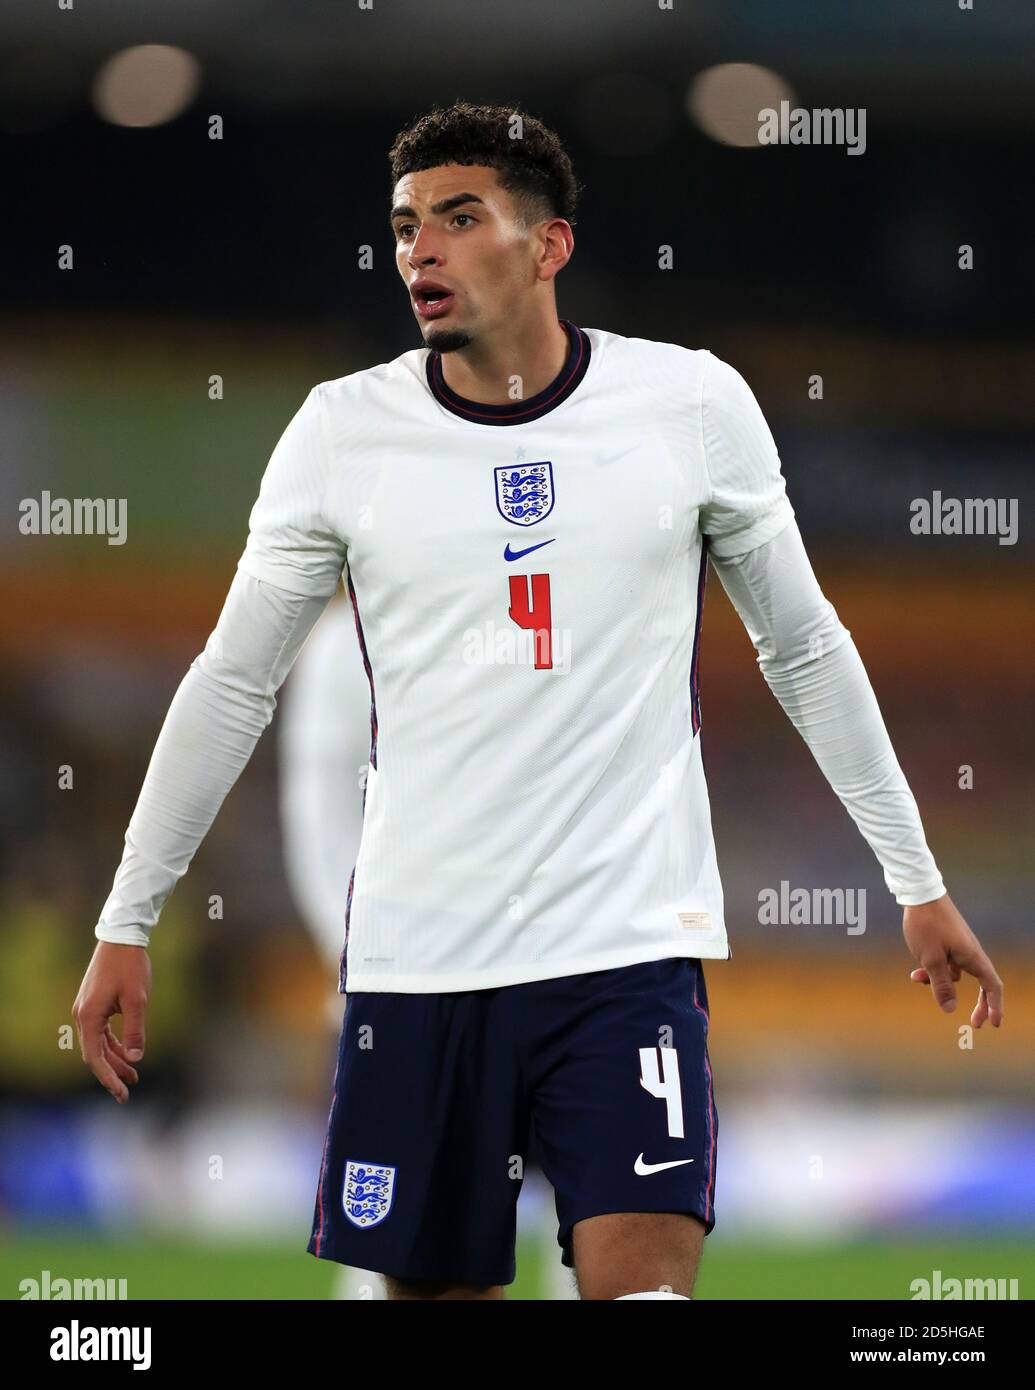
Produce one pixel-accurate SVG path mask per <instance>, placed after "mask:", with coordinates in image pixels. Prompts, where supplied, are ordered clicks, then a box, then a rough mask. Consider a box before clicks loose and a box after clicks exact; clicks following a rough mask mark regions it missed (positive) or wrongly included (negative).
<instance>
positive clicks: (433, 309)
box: [412, 281, 454, 319]
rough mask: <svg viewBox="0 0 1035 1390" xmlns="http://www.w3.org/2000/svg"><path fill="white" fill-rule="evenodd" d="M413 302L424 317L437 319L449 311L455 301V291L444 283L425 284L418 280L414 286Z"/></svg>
mask: <svg viewBox="0 0 1035 1390" xmlns="http://www.w3.org/2000/svg"><path fill="white" fill-rule="evenodd" d="M412 293H413V302H414V304H415V305H416V308H417V313H418V314H419V315H420V316H421V318H422V319H436V318H440V317H441V316H442V315H443V314H445V313H448V311H449V308H450V306H451V305H452V303H453V298H454V296H453V292H452V290H447V289H446V288H445V287H444V286H443V285H435V284H430V283H428V284H425V283H422V282H421V281H418V282H417V284H416V285H414V287H413V291H412Z"/></svg>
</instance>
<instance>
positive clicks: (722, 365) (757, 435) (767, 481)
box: [700, 353, 794, 557]
mask: <svg viewBox="0 0 1035 1390" xmlns="http://www.w3.org/2000/svg"><path fill="white" fill-rule="evenodd" d="M701 431H702V436H703V449H704V461H705V470H706V473H707V478H708V499H707V501H706V502H705V504H704V506H702V508H701V513H700V527H701V530H702V532H704V534H705V535H706V536H707V537H708V540H709V548H710V550H711V553H712V554H713V555H717V556H720V557H729V556H734V555H746V554H747V553H748V551H751V550H754V549H756V547H758V546H760V545H764V544H765V543H766V541H769V540H772V539H773V537H774V536H778V535H779V534H780V532H781V531H782V530H783V528H784V527H785V526H786V525H787V523H788V522H789V521H790V520H791V518H792V517H793V516H794V509H793V507H792V506H791V504H790V501H789V500H788V497H787V491H786V485H785V483H784V478H783V473H782V472H781V471H780V456H779V454H778V453H777V450H776V443H775V441H774V439H773V436H772V434H771V432H770V430H769V426H768V425H767V424H766V421H765V416H764V415H763V414H762V411H761V409H760V407H759V404H758V402H757V401H756V400H755V397H754V395H753V394H752V392H751V389H750V387H749V386H748V384H747V382H746V381H745V380H744V378H743V377H742V376H741V375H740V373H739V372H738V371H736V369H735V368H733V367H731V366H730V365H729V364H728V363H727V362H723V361H721V359H719V358H718V357H714V356H712V354H711V353H709V354H708V360H707V363H706V365H705V369H704V378H703V381H702V386H701Z"/></svg>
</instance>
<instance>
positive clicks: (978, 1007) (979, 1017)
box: [909, 956, 1003, 1028]
mask: <svg viewBox="0 0 1035 1390" xmlns="http://www.w3.org/2000/svg"><path fill="white" fill-rule="evenodd" d="M949 965H950V972H951V975H952V978H953V979H954V980H959V979H960V978H961V971H960V967H959V965H958V964H957V963H956V962H955V961H950V962H949ZM954 966H955V969H952V967H954ZM967 973H968V974H970V975H974V976H975V977H976V978H977V979H978V980H979V981H980V982H981V988H980V990H979V991H978V998H977V1003H976V1004H975V1006H974V1010H973V1012H972V1013H971V1015H970V1022H971V1024H972V1025H973V1027H975V1028H980V1027H981V1026H982V1024H983V1023H985V1022H986V1020H988V1021H991V1024H992V1027H993V1028H998V1027H1000V1025H1001V1024H1002V1021H1003V982H1002V980H1001V979H1000V978H999V976H998V975H997V974H996V972H995V968H994V966H993V965H992V962H991V961H990V960H989V959H988V957H987V956H985V957H984V959H983V960H982V962H981V963H980V964H979V963H978V962H975V964H974V968H973V969H970V968H969V967H968V968H967ZM936 975H937V968H936V967H934V966H932V967H931V969H927V968H926V967H924V966H921V967H920V968H919V969H917V970H911V971H910V972H909V978H910V979H911V980H913V981H914V982H915V983H916V984H919V985H929V984H932V976H936ZM949 989H950V990H951V989H952V986H951V985H950V986H949ZM951 997H952V998H953V999H955V991H952V995H951ZM935 1001H936V1003H938V1004H939V1005H941V1003H942V1000H941V998H940V997H939V995H938V992H937V990H936V991H935ZM953 1008H955V1004H953ZM945 1012H946V1013H952V1009H951V1008H950V1009H946V1010H945Z"/></svg>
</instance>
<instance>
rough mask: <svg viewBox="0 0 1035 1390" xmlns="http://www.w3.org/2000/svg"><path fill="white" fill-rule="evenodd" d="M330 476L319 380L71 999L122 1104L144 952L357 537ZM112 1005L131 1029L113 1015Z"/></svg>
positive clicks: (147, 795)
mask: <svg viewBox="0 0 1035 1390" xmlns="http://www.w3.org/2000/svg"><path fill="white" fill-rule="evenodd" d="M332 473H333V469H332V450H331V448H330V444H329V429H328V424H327V420H326V415H325V406H324V401H323V390H322V388H321V387H319V386H317V387H314V388H313V390H312V391H310V393H309V395H308V396H307V397H306V399H305V401H304V402H303V404H302V405H301V407H300V408H299V409H298V411H297V412H296V413H295V415H294V417H293V418H292V420H291V421H290V423H289V424H288V426H287V428H286V429H285V430H284V433H283V434H282V435H281V437H280V440H279V442H278V443H277V447H276V448H275V449H274V451H273V454H272V456H271V458H270V461H269V464H268V466H267V468H266V471H265V473H264V475H263V479H262V487H261V489H260V491H259V496H258V499H257V501H256V503H255V506H254V507H253V508H252V512H251V517H250V519H249V532H248V541H247V545H246V547H245V550H244V553H243V554H242V556H241V558H240V560H239V561H238V566H237V574H236V575H235V576H234V581H233V583H232V584H231V586H230V592H229V594H228V595H227V599H226V603H225V604H224V607H223V612H222V614H221V616H220V619H219V622H218V624H217V625H216V628H215V630H214V631H213V633H212V635H211V637H210V638H209V640H208V643H207V644H206V647H205V650H204V651H203V652H202V653H201V655H199V656H198V657H197V658H196V659H195V660H194V662H193V663H192V664H191V668H190V670H189V671H188V672H187V674H186V676H185V677H184V679H183V681H182V682H181V684H180V687H179V689H178V690H177V692H176V695H175V696H174V698H173V701H172V704H171V705H170V707H169V712H168V714H167V716H166V719H165V723H164V724H163V726H162V730H161V733H160V734H159V736H158V741H157V743H156V744H155V749H154V753H153V754H152V757H151V762H150V765H149V767H148V770H147V775H146V777H145V778H144V784H143V786H142V788H141V791H140V796H139V798H138V800H137V805H136V809H135V810H134V812H133V816H132V818H131V820H130V823H129V828H128V830H127V831H126V844H125V851H124V853H123V856H122V862H121V863H120V865H119V868H118V872H117V873H116V875H115V882H114V885H113V887H112V891H111V893H110V894H109V896H108V900H107V902H106V903H105V904H104V907H103V909H102V912H101V917H100V921H99V922H98V924H97V927H96V929H95V935H96V936H97V937H98V938H99V941H98V945H97V947H96V949H95V951H94V955H93V959H92V961H91V962H90V966H89V968H88V970H87V972H86V975H85V977H84V979H83V983H82V985H81V986H80V989H79V994H78V996H77V997H76V1001H75V1004H74V1006H73V1009H72V1014H73V1017H74V1018H75V1021H76V1026H77V1028H78V1031H79V1043H80V1048H81V1050H82V1054H83V1060H84V1061H85V1062H86V1064H87V1065H88V1066H89V1067H90V1068H91V1069H92V1070H93V1072H94V1074H95V1075H96V1076H97V1078H98V1080H99V1081H100V1082H101V1084H102V1085H103V1086H105V1087H106V1088H107V1089H108V1090H109V1091H110V1092H111V1094H112V1095H113V1096H114V1097H115V1098H116V1100H119V1101H122V1102H124V1101H126V1100H128V1099H129V1092H128V1090H127V1089H126V1087H127V1084H133V1083H134V1082H136V1080H137V1074H136V1071H135V1069H134V1066H133V1063H135V1062H137V1061H139V1060H140V1058H141V1057H142V1056H143V1047H144V1014H145V1011H146V1007H147V999H148V995H149V993H150V983H151V975H150V960H149V958H148V954H147V951H146V950H144V949H141V948H143V947H146V945H147V942H148V938H149V934H150V931H151V929H152V927H153V926H154V925H155V923H156V922H157V920H158V917H159V914H160V913H161V910H162V907H163V906H164V904H165V902H166V899H167V898H168V897H169V894H170V893H171V892H172V890H173V888H174V887H175V886H176V884H177V882H178V881H179V879H180V878H181V877H182V876H183V874H184V873H185V872H186V870H187V867H188V865H189V864H190V862H191V859H192V858H193V856H194V852H195V850H196V849H197V847H198V845H199V844H200V843H201V841H202V839H203V838H204V835H205V833H206V831H207V830H208V828H209V826H210V825H211V824H212V821H213V820H214V819H215V816H216V813H217V811H218V810H219V808H220V806H221V805H222V803H223V799H224V797H225V796H226V794H227V792H228V791H229V790H230V788H231V787H232V786H233V784H234V782H235V781H236V780H237V777H238V776H239V774H240V772H241V770H242V768H243V767H244V765H245V763H246V762H247V761H248V759H249V757H250V756H251V753H252V751H253V749H254V747H255V745H256V743H257V742H258V739H259V735H260V734H261V733H262V731H263V729H265V728H266V726H267V725H268V724H269V722H270V720H271V719H272V717H273V712H274V710H275V708H276V692H277V690H278V689H279V687H280V685H281V683H282V682H283V680H284V678H285V677H286V676H287V674H288V671H289V670H290V669H291V664H292V662H293V661H294V660H295V657H296V656H297V655H298V653H299V651H300V650H301V648H302V645H303V643H304V642H305V640H306V638H307V637H308V635H309V633H310V631H311V630H312V627H313V624H314V623H315V622H316V620H317V618H318V617H319V616H320V614H321V613H322V612H323V610H324V608H325V607H326V606H327V604H328V603H329V602H330V600H331V599H332V597H333V596H334V594H335V592H336V590H337V588H338V585H339V584H340V582H341V575H342V571H343V569H344V567H345V562H346V555H347V541H346V538H345V537H344V536H343V535H342V534H341V529H340V527H339V526H338V525H336V524H335V521H334V520H333V519H332V518H331V517H330V516H329V509H328V494H329V491H330V480H331V477H332ZM115 1014H121V1015H122V1019H123V1028H122V1032H123V1036H122V1038H121V1039H119V1038H117V1037H116V1036H115V1035H114V1033H113V1032H112V1029H111V1025H110V1023H109V1020H110V1019H111V1017H112V1016H113V1015H115Z"/></svg>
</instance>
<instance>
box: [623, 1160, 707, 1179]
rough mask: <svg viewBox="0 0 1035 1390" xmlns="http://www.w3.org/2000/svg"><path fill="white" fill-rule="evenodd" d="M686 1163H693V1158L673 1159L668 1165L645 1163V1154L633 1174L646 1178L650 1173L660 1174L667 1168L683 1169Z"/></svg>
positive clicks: (637, 1161) (635, 1166)
mask: <svg viewBox="0 0 1035 1390" xmlns="http://www.w3.org/2000/svg"><path fill="white" fill-rule="evenodd" d="M684 1163H693V1159H692V1158H673V1159H671V1160H670V1162H668V1163H644V1161H643V1154H640V1156H639V1158H638V1159H637V1160H636V1162H635V1163H634V1164H633V1172H634V1173H635V1174H636V1176H637V1177H640V1178H645V1177H647V1176H648V1175H649V1174H650V1173H660V1172H661V1171H662V1170H663V1169H665V1168H682V1166H683V1164H684Z"/></svg>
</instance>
